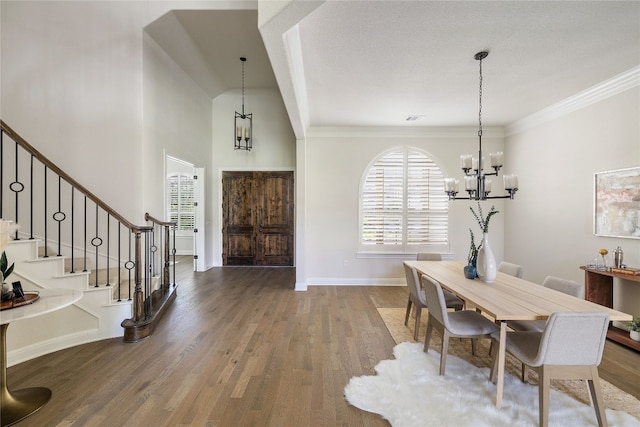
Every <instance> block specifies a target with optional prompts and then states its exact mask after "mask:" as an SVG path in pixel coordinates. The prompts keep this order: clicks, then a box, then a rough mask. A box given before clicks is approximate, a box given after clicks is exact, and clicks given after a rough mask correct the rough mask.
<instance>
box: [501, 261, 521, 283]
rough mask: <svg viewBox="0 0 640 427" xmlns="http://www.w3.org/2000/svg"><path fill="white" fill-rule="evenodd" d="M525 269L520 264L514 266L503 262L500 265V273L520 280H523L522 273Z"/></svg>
mask: <svg viewBox="0 0 640 427" xmlns="http://www.w3.org/2000/svg"><path fill="white" fill-rule="evenodd" d="M523 270H524V267H522V266H521V265H518V264H512V263H510V262H506V261H502V262H501V263H500V264H499V265H498V271H500V272H502V273H505V274H509V275H510V276H515V277H517V278H519V279H522V271H523Z"/></svg>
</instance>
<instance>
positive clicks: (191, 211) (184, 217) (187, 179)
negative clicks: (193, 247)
mask: <svg viewBox="0 0 640 427" xmlns="http://www.w3.org/2000/svg"><path fill="white" fill-rule="evenodd" d="M168 192H169V194H168V196H169V197H168V199H169V207H168V208H169V212H168V216H169V221H175V222H177V223H178V226H177V228H176V230H179V231H192V230H193V229H194V227H195V182H194V179H193V176H191V175H189V174H171V175H170V176H169V177H168Z"/></svg>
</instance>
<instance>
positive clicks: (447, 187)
mask: <svg viewBox="0 0 640 427" xmlns="http://www.w3.org/2000/svg"><path fill="white" fill-rule="evenodd" d="M487 55H489V52H485V51H483V52H478V53H476V54H475V56H474V58H475V59H476V60H477V61H479V63H480V107H479V109H478V158H477V159H476V158H474V157H473V156H472V155H471V154H463V155H462V156H460V167H461V168H462V170H463V172H464V189H465V191H466V192H467V193H468V194H469V196H468V197H456V195H457V194H458V191H459V186H460V183H459V181H458V180H457V179H455V178H445V179H444V191H445V192H446V193H447V195H448V196H449V200H463V199H467V200H487V199H513V198H514V196H515V194H516V191H518V176H517V175H504V176H503V177H502V179H503V182H504V189H505V191H506V192H507V193H508V194H507V195H504V196H489V193H490V192H491V179H490V178H489V179H488V178H487V177H488V176H496V177H497V176H498V174H499V172H500V168H501V167H502V166H503V162H504V154H503V153H502V152H497V153H490V154H489V159H490V162H491V167H492V168H493V172H484V170H483V166H484V158H483V157H482V60H483V59H484V58H486V57H487Z"/></svg>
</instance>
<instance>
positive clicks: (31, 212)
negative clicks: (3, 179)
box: [29, 154, 35, 240]
mask: <svg viewBox="0 0 640 427" xmlns="http://www.w3.org/2000/svg"><path fill="white" fill-rule="evenodd" d="M34 159H35V156H34V155H33V154H32V155H31V168H30V175H29V187H30V188H29V240H33V184H34V180H33V160H34Z"/></svg>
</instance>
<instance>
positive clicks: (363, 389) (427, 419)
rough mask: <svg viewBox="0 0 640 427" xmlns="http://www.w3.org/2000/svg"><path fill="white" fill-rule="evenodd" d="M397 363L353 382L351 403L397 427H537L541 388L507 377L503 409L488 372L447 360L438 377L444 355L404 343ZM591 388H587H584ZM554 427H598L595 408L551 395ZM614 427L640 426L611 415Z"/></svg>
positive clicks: (387, 362) (621, 415) (384, 363)
mask: <svg viewBox="0 0 640 427" xmlns="http://www.w3.org/2000/svg"><path fill="white" fill-rule="evenodd" d="M393 353H394V356H395V359H392V360H383V361H381V362H380V363H378V365H376V367H375V370H376V373H377V375H375V376H362V377H353V378H351V380H350V381H349V383H348V384H347V386H346V387H345V398H346V399H347V401H348V402H349V403H350V404H351V405H353V406H355V407H357V408H360V409H362V410H365V411H368V412H373V413H376V414H380V415H381V416H382V417H384V418H385V419H387V420H388V421H389V422H390V423H391V425H392V426H395V427H411V426H420V427H427V426H456V427H462V426H473V427H481V426H487V427H495V426H513V427H515V426H537V425H538V387H537V386H535V385H530V384H525V383H523V382H522V381H521V380H520V379H519V378H515V377H514V376H512V375H505V381H504V395H503V398H502V408H500V409H498V408H496V406H495V398H496V386H495V385H494V384H492V383H491V382H490V381H489V368H477V367H475V366H473V365H471V364H470V363H468V362H467V361H465V360H462V359H460V358H458V357H456V356H453V355H448V356H447V367H446V372H445V375H444V376H442V377H441V376H438V369H439V363H440V354H439V353H438V352H436V351H434V350H429V353H424V352H423V351H422V344H420V343H409V342H404V343H401V344H398V345H396V346H395V348H394V349H393ZM585 387H586V383H585ZM549 400H550V407H549V425H550V426H562V427H567V426H576V427H578V426H579V427H584V426H597V425H598V422H597V419H596V415H595V411H594V409H593V407H591V406H587V405H585V404H583V403H581V402H578V401H577V400H574V399H573V398H571V397H569V396H567V395H565V394H563V393H561V392H558V391H556V390H553V389H552V390H551V391H550V398H549ZM606 413H607V421H608V423H609V425H610V426H612V427H613V426H624V427H627V426H629V427H631V426H640V420H638V419H636V418H635V417H633V416H631V415H629V414H627V413H625V412H621V411H614V410H610V409H607V411H606Z"/></svg>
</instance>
